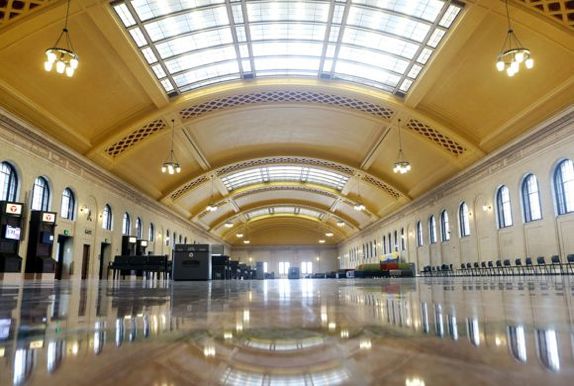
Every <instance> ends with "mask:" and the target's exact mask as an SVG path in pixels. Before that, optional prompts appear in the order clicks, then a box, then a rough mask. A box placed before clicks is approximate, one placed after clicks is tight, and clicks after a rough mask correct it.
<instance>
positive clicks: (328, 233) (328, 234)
mask: <svg viewBox="0 0 574 386" xmlns="http://www.w3.org/2000/svg"><path fill="white" fill-rule="evenodd" d="M334 235H335V234H334V233H333V232H326V233H325V236H327V237H333V236H334Z"/></svg>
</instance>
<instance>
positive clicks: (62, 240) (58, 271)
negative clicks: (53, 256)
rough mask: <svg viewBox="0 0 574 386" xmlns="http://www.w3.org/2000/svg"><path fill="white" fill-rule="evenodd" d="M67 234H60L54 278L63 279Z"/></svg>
mask: <svg viewBox="0 0 574 386" xmlns="http://www.w3.org/2000/svg"><path fill="white" fill-rule="evenodd" d="M66 239H67V237H66V236H62V235H58V259H57V260H56V271H55V276H54V278H55V279H56V280H62V271H63V268H64V250H65V246H64V244H65V243H66Z"/></svg>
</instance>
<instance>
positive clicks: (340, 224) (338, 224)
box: [337, 221, 345, 227]
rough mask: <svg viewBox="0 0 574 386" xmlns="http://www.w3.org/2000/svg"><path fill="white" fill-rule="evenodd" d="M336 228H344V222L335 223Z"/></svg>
mask: <svg viewBox="0 0 574 386" xmlns="http://www.w3.org/2000/svg"><path fill="white" fill-rule="evenodd" d="M337 226H338V227H344V226H345V222H344V221H337Z"/></svg>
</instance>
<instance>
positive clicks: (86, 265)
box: [82, 244, 90, 280]
mask: <svg viewBox="0 0 574 386" xmlns="http://www.w3.org/2000/svg"><path fill="white" fill-rule="evenodd" d="M89 269H90V245H88V244H84V252H83V253H82V280H85V279H87V278H88V271H89Z"/></svg>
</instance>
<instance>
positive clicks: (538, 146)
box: [338, 105, 574, 248]
mask: <svg viewBox="0 0 574 386" xmlns="http://www.w3.org/2000/svg"><path fill="white" fill-rule="evenodd" d="M573 125H574V105H570V106H569V107H567V108H566V109H564V110H562V111H561V112H559V113H557V114H555V115H553V116H551V117H550V118H548V119H547V120H545V121H543V122H541V123H540V124H538V125H537V126H535V127H534V128H533V129H532V130H531V131H529V132H528V133H525V134H523V135H521V136H519V137H518V138H516V139H514V140H513V141H511V142H510V143H508V144H507V145H505V146H503V147H501V148H500V149H497V150H495V151H494V152H492V153H491V154H489V155H487V156H486V157H484V158H483V159H481V160H479V161H477V162H475V163H474V164H473V165H471V166H469V167H468V168H466V169H465V170H463V171H461V172H460V173H458V174H456V175H455V176H453V177H451V178H450V179H448V180H447V181H445V182H443V183H442V184H441V185H439V186H437V187H436V188H434V189H432V190H430V191H429V192H427V193H425V194H423V195H422V196H420V197H418V198H416V199H414V200H413V201H411V202H410V203H408V204H407V205H405V206H403V207H402V208H400V209H398V210H397V211H395V212H394V213H391V214H390V215H389V216H387V217H385V218H382V219H380V220H378V221H376V222H374V223H372V224H370V225H368V226H367V227H365V228H364V229H362V230H361V232H360V233H357V234H355V235H353V236H351V237H350V238H348V239H346V240H344V241H342V242H340V243H339V244H338V246H339V248H343V247H344V246H345V245H346V244H350V243H352V242H354V241H356V240H360V239H361V238H362V237H363V236H364V235H366V234H368V233H369V232H372V231H375V230H376V229H377V228H381V227H384V226H386V225H388V224H391V223H394V222H397V221H399V220H400V219H401V218H403V217H406V216H409V215H411V214H413V213H414V212H417V211H419V210H421V209H423V208H425V207H428V206H431V205H433V204H434V203H435V202H436V201H439V200H440V199H442V198H444V197H445V196H447V195H452V194H456V193H457V191H460V190H462V189H464V188H465V187H466V186H468V185H470V184H472V183H475V182H477V181H478V180H480V179H483V178H485V177H487V176H489V175H492V174H495V173H498V172H500V171H501V170H504V169H507V168H510V167H512V166H513V165H515V164H517V163H518V162H521V161H522V160H524V159H527V158H531V157H535V156H536V155H537V154H539V153H541V152H544V151H546V150H548V149H549V148H550V147H552V146H554V145H556V144H559V143H562V142H566V141H568V140H569V139H570V140H571V139H572V138H574V126H573Z"/></svg>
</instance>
